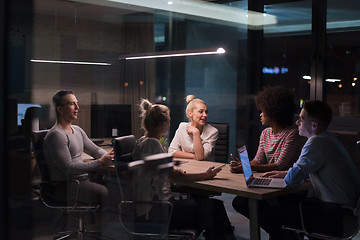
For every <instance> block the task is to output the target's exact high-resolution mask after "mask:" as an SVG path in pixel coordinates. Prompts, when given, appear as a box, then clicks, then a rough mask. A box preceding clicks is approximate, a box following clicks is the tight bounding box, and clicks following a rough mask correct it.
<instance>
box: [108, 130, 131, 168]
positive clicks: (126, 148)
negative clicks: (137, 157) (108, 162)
mask: <svg viewBox="0 0 360 240" xmlns="http://www.w3.org/2000/svg"><path fill="white" fill-rule="evenodd" d="M112 144H113V147H114V155H115V157H114V164H115V166H116V168H117V170H118V171H119V172H120V173H121V172H122V171H126V170H127V164H128V163H129V162H132V161H133V159H132V151H133V149H134V146H135V136H134V135H127V136H122V137H117V138H114V139H113V140H112Z"/></svg>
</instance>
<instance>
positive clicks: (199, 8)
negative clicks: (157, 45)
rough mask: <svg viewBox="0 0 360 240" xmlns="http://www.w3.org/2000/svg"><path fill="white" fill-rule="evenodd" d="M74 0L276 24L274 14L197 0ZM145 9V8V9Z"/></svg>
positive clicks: (245, 21)
mask: <svg viewBox="0 0 360 240" xmlns="http://www.w3.org/2000/svg"><path fill="white" fill-rule="evenodd" d="M72 1H74V2H84V3H92V4H95V5H102V6H107V7H116V8H128V9H131V8H136V7H141V8H145V9H154V10H160V11H165V12H174V13H180V14H186V15H189V16H192V17H203V18H207V19H212V20H218V21H225V22H229V23H236V24H244V25H247V26H248V27H254V28H258V27H262V26H264V25H268V24H276V23H277V18H276V16H274V15H270V14H266V15H265V16H264V15H263V13H260V12H255V11H250V10H244V9H240V8H236V7H232V6H227V5H223V4H218V3H212V2H207V1H199V0H171V2H172V3H173V4H168V2H169V0H72ZM145 11H146V10H145Z"/></svg>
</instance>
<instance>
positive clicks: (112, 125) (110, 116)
mask: <svg viewBox="0 0 360 240" xmlns="http://www.w3.org/2000/svg"><path fill="white" fill-rule="evenodd" d="M130 134H131V105H127V104H126V105H122V104H119V105H111V104H105V105H91V138H111V137H120V136H125V135H130Z"/></svg>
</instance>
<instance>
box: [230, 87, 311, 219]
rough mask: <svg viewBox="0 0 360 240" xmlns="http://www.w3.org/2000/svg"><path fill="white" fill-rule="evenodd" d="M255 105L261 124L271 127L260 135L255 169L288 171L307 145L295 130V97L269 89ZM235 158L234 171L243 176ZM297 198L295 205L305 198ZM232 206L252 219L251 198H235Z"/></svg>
mask: <svg viewBox="0 0 360 240" xmlns="http://www.w3.org/2000/svg"><path fill="white" fill-rule="evenodd" d="M255 103H256V106H257V108H258V109H259V110H260V111H261V113H260V121H261V124H262V125H263V126H269V127H268V128H266V129H264V130H263V131H262V133H261V135H260V141H259V147H258V150H257V153H256V155H255V158H254V159H253V160H252V161H250V165H251V169H252V170H254V171H259V172H268V171H273V170H280V169H282V170H288V169H289V168H290V167H291V166H292V165H293V164H294V163H295V162H296V161H297V159H298V157H299V155H300V153H301V148H302V146H303V145H304V143H305V139H303V138H302V137H300V136H299V132H298V130H297V129H296V128H295V127H293V126H292V125H293V124H292V123H293V119H294V114H295V112H296V111H297V107H296V104H295V101H294V96H293V94H292V93H291V91H290V90H288V89H287V88H284V87H280V86H275V87H267V88H264V89H263V90H262V91H261V92H259V93H258V95H257V96H256V97H255ZM231 157H232V158H233V161H231V162H230V171H231V172H233V173H236V172H242V167H241V163H240V160H239V159H238V158H236V157H234V156H233V155H232V154H231ZM293 197H294V198H293V200H294V201H299V199H301V198H302V197H303V196H293ZM278 200H279V201H281V199H278ZM287 201H289V200H287ZM232 206H233V208H234V209H235V210H236V211H237V212H239V213H241V214H243V215H244V216H246V217H248V216H249V209H248V200H247V198H243V197H239V196H237V197H235V198H234V200H233V202H232ZM264 206H267V202H266V201H260V208H263V207H264Z"/></svg>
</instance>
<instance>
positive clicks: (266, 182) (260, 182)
mask: <svg viewBox="0 0 360 240" xmlns="http://www.w3.org/2000/svg"><path fill="white" fill-rule="evenodd" d="M270 182H271V179H267V178H255V179H254V181H253V183H252V184H255V185H263V186H267V185H269V184H270Z"/></svg>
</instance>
